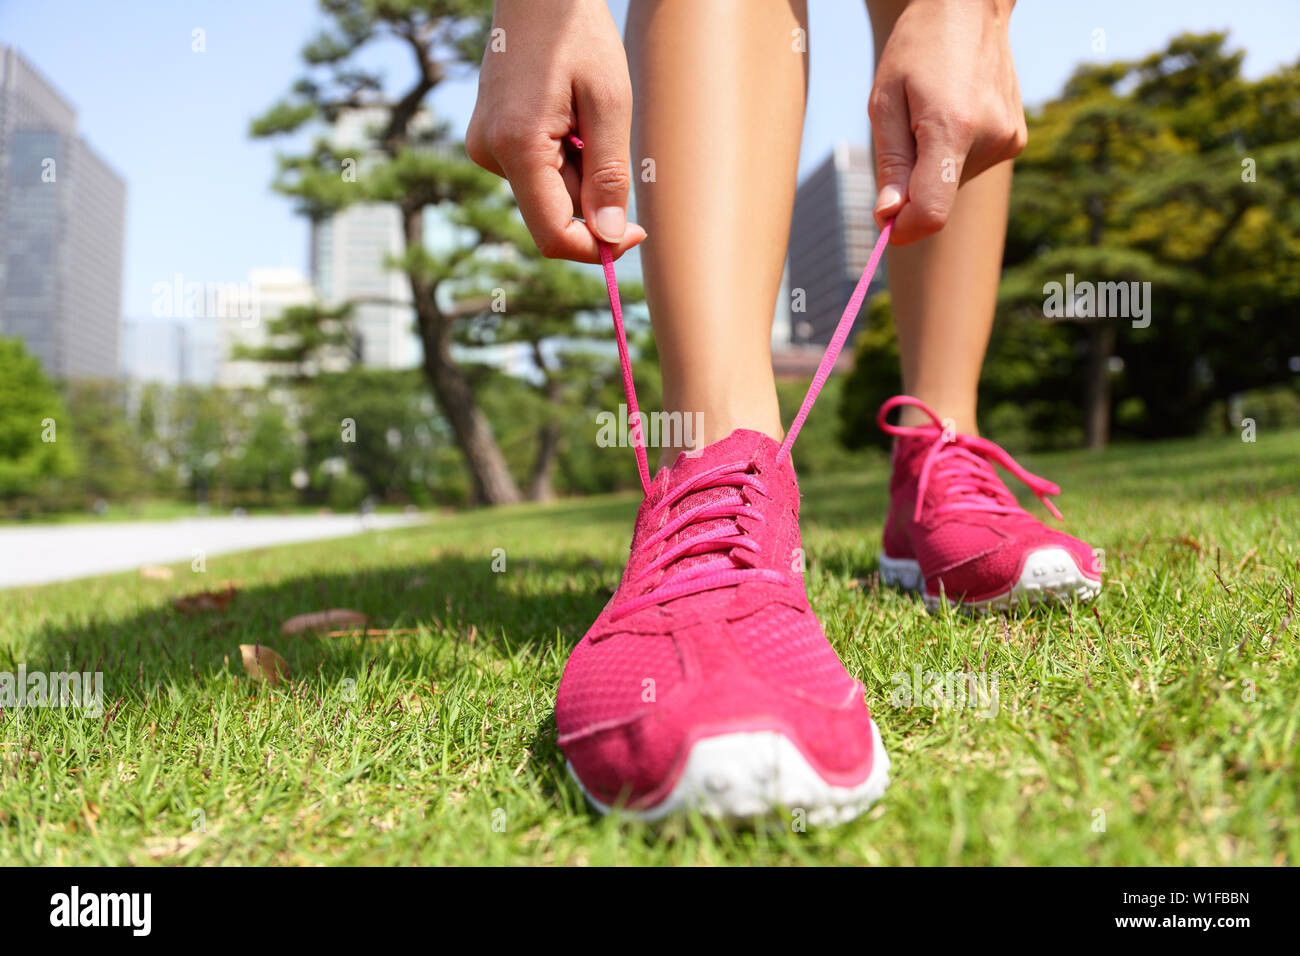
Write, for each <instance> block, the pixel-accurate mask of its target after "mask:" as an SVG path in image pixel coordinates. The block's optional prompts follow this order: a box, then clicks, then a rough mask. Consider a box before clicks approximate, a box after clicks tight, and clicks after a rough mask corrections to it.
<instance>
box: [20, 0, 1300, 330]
mask: <svg viewBox="0 0 1300 956" xmlns="http://www.w3.org/2000/svg"><path fill="white" fill-rule="evenodd" d="M611 7H612V8H613V11H614V16H615V19H616V21H617V22H619V23H620V24H621V23H622V22H623V20H624V18H625V16H626V9H627V0H611ZM810 7H811V10H812V14H811V17H812V23H811V28H810V31H809V32H810V47H811V52H812V78H811V90H810V97H809V107H808V117H807V121H806V123H805V126H804V137H803V156H802V168H803V169H805V170H806V169H808V168H810V167H811V166H813V165H815V164H816V163H817V162H819V161H820V160H821V159H822V158H823V157H824V156H825V154H826V153H827V151H828V150H829V149H830V148H831V147H832V146H833V145H834V144H835V143H837V142H840V141H850V142H865V141H866V137H867V120H866V109H865V103H866V97H867V93H868V91H869V90H870V82H871V79H870V71H871V45H870V32H869V29H868V27H867V19H866V14H865V11H864V7H863V6H862V4H861V3H858V2H855V0H811V3H810ZM320 22H321V21H320V18H319V15H318V13H317V8H316V3H315V0H270V2H268V0H131V2H114V3H105V2H103V0H75V2H74V0H4V2H3V3H0V42H4V43H10V44H14V45H16V46H17V47H18V48H19V49H20V50H21V51H22V52H23V53H24V55H25V56H26V57H27V58H28V59H29V60H31V61H32V62H34V63H35V64H36V66H37V67H38V69H40V70H41V72H42V73H44V75H45V76H46V78H47V79H49V80H50V81H52V82H53V84H54V85H55V87H56V88H57V89H59V90H60V92H62V93H63V95H64V96H65V97H67V98H68V99H69V100H70V101H71V102H72V103H73V105H74V106H75V107H76V108H77V112H78V122H79V125H80V129H81V131H82V134H83V135H84V136H85V137H86V138H87V139H88V140H89V141H90V143H91V144H92V145H93V146H94V147H95V148H96V149H97V150H98V151H99V153H100V154H101V155H102V156H103V157H104V158H105V159H106V160H107V161H108V162H109V163H110V164H111V165H112V166H113V167H114V168H116V169H117V170H118V172H119V173H120V174H121V175H122V176H123V177H124V178H125V179H126V180H127V188H128V194H127V239H126V275H125V284H124V290H123V299H124V301H123V308H124V312H125V314H126V315H127V316H130V317H135V316H145V315H148V314H149V311H150V305H151V302H152V292H151V289H152V287H153V284H154V283H155V282H159V281H170V280H171V277H172V276H173V275H174V274H175V273H177V272H179V273H182V274H183V275H184V276H185V277H186V280H187V281H200V282H236V281H241V280H243V279H245V278H246V277H247V274H248V271H249V270H250V269H252V268H256V267H263V266H293V267H296V268H299V269H303V270H304V271H305V267H306V261H307V229H306V226H305V225H304V223H303V222H302V220H301V219H299V218H297V217H295V216H294V215H293V212H292V208H291V206H290V204H289V202H288V201H287V200H285V199H283V198H281V197H279V196H277V195H276V194H275V193H273V192H272V191H271V190H270V188H269V185H268V184H269V182H270V180H271V177H272V175H273V173H274V168H275V166H274V156H275V152H276V150H277V149H278V148H283V147H282V145H278V144H275V143H273V142H272V143H268V142H265V141H259V142H254V141H250V140H249V139H248V136H247V130H248V122H249V119H250V118H251V117H253V116H255V115H256V114H258V113H259V112H261V111H262V110H263V109H264V108H265V107H266V106H267V105H269V104H270V103H271V102H272V101H274V100H275V99H276V98H277V97H278V96H279V95H280V94H281V93H282V92H284V91H285V90H287V89H288V87H289V85H290V84H291V83H292V81H293V80H294V79H295V78H296V77H297V76H298V74H299V72H300V67H299V61H298V55H297V54H298V51H299V49H300V48H301V46H302V43H303V41H304V40H305V39H306V38H307V37H308V36H309V35H311V34H312V33H313V32H314V30H315V29H316V28H317V27H318V26H319V25H320ZM196 28H199V29H202V30H203V31H204V33H205V41H206V51H205V52H203V53H195V52H193V50H192V49H191V46H192V36H193V31H194V30H195V29H196ZM1097 29H1101V30H1104V31H1105V40H1106V51H1105V53H1104V54H1096V53H1093V52H1092V43H1093V36H1094V30H1097ZM1210 29H1227V30H1230V32H1231V35H1232V42H1233V44H1234V45H1235V46H1237V47H1240V48H1244V49H1245V50H1246V51H1247V59H1246V72H1247V74H1248V75H1250V76H1258V75H1261V74H1263V73H1267V72H1269V71H1270V70H1272V69H1274V68H1275V67H1277V66H1278V65H1280V64H1282V63H1285V62H1292V61H1294V60H1295V59H1296V58H1297V56H1298V55H1300V53H1298V50H1297V44H1296V37H1297V36H1300V3H1297V2H1296V0H1252V2H1250V3H1224V2H1222V0H1090V2H1087V3H1078V2H1068V0H1021V3H1020V4H1019V6H1018V8H1017V10H1016V12H1015V14H1014V15H1013V16H1012V27H1011V38H1012V48H1013V52H1014V54H1015V57H1016V64H1017V67H1018V69H1019V71H1020V82H1021V89H1022V93H1023V96H1024V99H1025V102H1026V103H1028V104H1033V103H1036V102H1041V101H1043V100H1045V99H1048V98H1050V97H1051V96H1052V95H1054V94H1055V93H1056V92H1057V91H1058V90H1059V89H1060V86H1061V84H1062V82H1063V81H1064V80H1065V79H1066V77H1067V76H1069V74H1070V72H1071V70H1072V69H1073V68H1074V66H1075V65H1076V64H1078V63H1080V62H1084V61H1088V60H1111V59H1123V58H1128V57H1136V56H1139V55H1141V54H1144V53H1148V52H1151V51H1152V50H1154V49H1157V48H1158V47H1160V46H1161V45H1163V44H1164V43H1165V41H1166V40H1168V38H1169V37H1170V36H1172V35H1174V34H1176V33H1178V32H1181V31H1184V30H1197V31H1203V30H1210ZM372 62H373V63H376V64H382V65H384V66H385V68H386V69H387V72H388V75H389V76H390V77H392V78H393V79H394V80H395V81H396V80H400V79H401V78H402V77H404V76H405V75H407V73H406V70H407V67H406V64H405V61H404V54H403V53H402V51H400V50H397V49H389V50H384V49H379V50H376V51H375V53H374V54H373V58H372ZM473 102H474V81H473V79H472V78H470V79H465V80H462V81H456V82H449V83H447V84H445V85H444V86H443V87H442V88H440V89H439V91H438V92H437V94H436V95H435V96H434V98H433V100H432V104H433V106H434V108H435V109H436V110H437V111H438V112H439V113H440V114H441V115H443V116H444V117H445V118H447V119H448V120H450V121H451V122H452V123H453V125H454V126H455V127H456V128H458V129H460V130H463V129H464V126H465V123H466V122H467V121H468V119H469V115H470V111H471V109H472V108H473Z"/></svg>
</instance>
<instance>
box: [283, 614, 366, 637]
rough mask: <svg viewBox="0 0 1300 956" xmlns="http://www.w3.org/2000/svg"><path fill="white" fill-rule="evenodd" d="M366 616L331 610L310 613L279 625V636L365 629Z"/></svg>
mask: <svg viewBox="0 0 1300 956" xmlns="http://www.w3.org/2000/svg"><path fill="white" fill-rule="evenodd" d="M366 620H367V618H366V616H365V615H364V614H362V613H361V612H360V611H349V610H347V609H346V608H331V609H330V610H328V611H311V612H309V613H307V614H299V615H297V616H296V617H291V618H289V620H287V621H285V622H284V623H283V624H281V625H280V633H281V634H302V633H303V632H304V631H329V630H334V629H336V628H343V627H365V624H366Z"/></svg>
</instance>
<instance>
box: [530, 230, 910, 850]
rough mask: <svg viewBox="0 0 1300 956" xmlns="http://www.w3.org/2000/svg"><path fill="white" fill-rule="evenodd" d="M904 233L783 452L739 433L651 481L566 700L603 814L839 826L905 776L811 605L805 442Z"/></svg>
mask: <svg viewBox="0 0 1300 956" xmlns="http://www.w3.org/2000/svg"><path fill="white" fill-rule="evenodd" d="M888 240H889V229H888V227H887V228H886V229H885V231H884V233H883V234H882V236H881V238H880V242H879V244H878V245H877V247H876V252H875V254H874V255H873V256H872V258H871V263H870V265H869V266H868V268H867V271H866V274H865V275H864V276H863V279H862V281H861V283H860V284H859V287H858V290H857V291H855V293H854V298H853V299H852V300H851V301H850V304H849V310H847V311H846V312H845V318H844V319H842V320H841V324H842V327H843V328H842V332H843V334H842V335H841V334H840V333H839V332H838V331H837V339H836V340H833V341H832V343H831V346H830V348H828V350H827V356H826V358H824V359H823V362H822V368H821V369H819V371H818V376H817V377H816V378H815V379H814V383H813V386H812V388H810V389H809V392H808V396H807V397H806V398H805V399H804V404H803V407H802V408H801V409H800V412H799V415H798V416H797V417H796V419H795V422H794V424H793V425H792V426H791V429H790V432H789V434H788V435H787V436H786V439H785V442H784V443H783V444H782V445H780V446H778V445H777V443H776V442H775V441H773V440H772V439H770V438H768V437H767V436H766V435H763V434H760V433H758V432H753V431H748V430H745V429H738V430H736V431H734V432H732V433H731V434H730V435H729V436H728V437H727V438H725V439H723V440H722V441H719V442H715V443H714V444H712V445H709V446H707V447H705V448H704V449H702V450H700V451H697V452H694V453H689V454H687V453H683V454H681V455H679V456H678V457H677V460H676V462H674V464H673V465H672V467H671V468H664V469H661V470H660V471H659V473H658V474H657V475H656V476H655V477H654V480H653V481H651V480H650V475H649V469H648V467H647V465H646V455H645V448H644V445H643V443H642V436H641V434H640V430H639V428H635V427H634V429H633V434H632V436H631V437H632V444H633V447H634V449H635V452H636V457H637V464H638V468H639V471H640V474H641V484H642V488H643V489H644V491H645V501H644V502H643V503H642V505H641V509H640V511H639V512H638V514H637V520H636V527H635V530H634V532H633V537H632V549H631V557H630V559H629V561H628V565H627V570H626V571H625V572H624V573H623V579H622V582H621V583H620V584H619V587H618V590H617V591H616V592H615V593H614V596H613V598H611V600H610V602H609V604H607V605H606V606H605V609H604V610H603V611H602V612H601V614H600V616H599V617H598V618H597V619H596V623H595V624H593V625H592V627H591V630H590V631H588V632H587V635H586V636H585V637H584V638H583V639H582V641H581V642H579V644H578V646H577V647H576V648H574V651H573V654H572V656H570V658H569V662H568V665H567V666H566V667H565V670H564V678H563V679H562V680H561V682H560V690H559V695H558V698H557V700H556V703H555V721H556V724H557V725H558V728H559V744H560V747H561V748H562V749H563V751H564V754H565V756H566V757H567V758H568V765H569V769H570V771H571V772H572V774H573V776H574V777H575V778H576V779H577V781H578V783H579V785H580V786H581V787H582V789H583V791H584V792H585V793H586V795H587V797H588V798H589V799H590V800H591V802H592V803H593V804H594V805H595V806H596V808H597V809H598V810H600V811H601V812H607V811H609V810H610V809H612V808H613V807H615V806H619V807H621V808H622V809H623V812H625V813H627V814H629V815H631V816H635V817H638V818H640V819H644V820H655V819H659V818H661V817H664V816H666V815H668V814H670V813H674V812H679V811H689V810H693V811H697V812H699V813H702V814H704V815H708V816H719V817H754V816H760V815H764V814H767V813H769V812H772V811H775V810H777V809H779V808H785V809H789V810H794V809H802V810H804V811H805V812H806V814H807V819H808V820H809V821H810V822H812V823H814V824H821V825H829V824H833V823H837V822H840V821H843V820H847V819H850V818H852V817H854V816H857V815H858V814H860V813H862V812H863V811H864V810H866V808H867V807H868V806H870V805H871V803H872V802H873V801H875V800H876V799H878V798H879V797H880V796H881V794H883V793H884V790H885V787H886V786H887V785H888V783H889V758H888V757H887V756H886V755H885V750H884V747H883V746H882V744H881V741H880V731H879V730H878V729H877V728H876V725H875V723H874V722H873V721H872V719H871V715H870V713H869V712H868V710H867V707H866V703H865V700H864V688H863V686H862V684H860V683H859V682H858V681H856V680H854V679H853V678H852V677H850V676H849V674H848V673H847V672H846V671H845V669H844V665H843V664H842V663H841V662H840V659H839V657H838V656H837V655H836V653H835V651H834V649H833V648H832V647H831V645H830V644H829V643H828V642H827V640H826V637H825V635H824V634H823V633H822V629H821V625H820V624H819V623H818V621H817V617H816V615H815V614H814V613H813V611H812V608H811V607H810V606H809V604H808V597H807V593H806V592H805V590H804V581H803V576H802V568H803V561H802V552H801V550H800V537H799V489H798V485H797V484H796V482H795V474H794V468H793V466H792V465H791V463H790V448H791V446H792V445H793V443H794V440H795V437H796V436H797V434H798V432H799V429H800V427H801V426H802V424H803V421H804V419H805V418H806V417H807V414H808V411H809V409H810V408H811V407H812V403H813V401H814V400H815V399H816V397H817V393H818V392H819V391H820V389H821V385H822V384H823V383H824V382H825V378H826V374H829V371H830V368H831V366H832V365H833V364H834V361H835V356H836V354H838V351H839V348H840V347H842V345H843V341H844V337H845V336H847V334H848V331H849V327H850V326H851V325H852V321H853V318H854V317H855V316H856V315H857V310H858V308H859V307H860V306H861V303H862V298H863V297H864V296H865V294H866V287H867V284H868V283H869V282H870V278H871V274H872V272H873V271H874V268H875V265H876V263H877V261H878V260H879V257H880V253H881V252H882V251H883V249H884V245H885V244H886V243H887V242H888ZM601 252H602V259H603V261H604V265H605V272H606V281H607V284H608V285H609V291H610V301H611V305H612V308H613V313H614V327H615V331H616V334H617V339H618V346H619V357H620V360H621V362H622V365H623V376H624V386H625V390H626V392H627V399H628V413H629V419H630V420H631V421H632V422H633V423H639V418H638V411H637V405H636V396H635V391H634V389H633V387H632V376H631V369H630V364H629V361H628V358H627V344H626V337H625V335H624V332H623V322H622V313H621V310H620V307H619V302H618V292H617V286H616V284H615V281H614V275H613V263H612V259H611V257H610V254H609V250H608V248H607V247H605V246H604V244H602V245H601Z"/></svg>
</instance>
